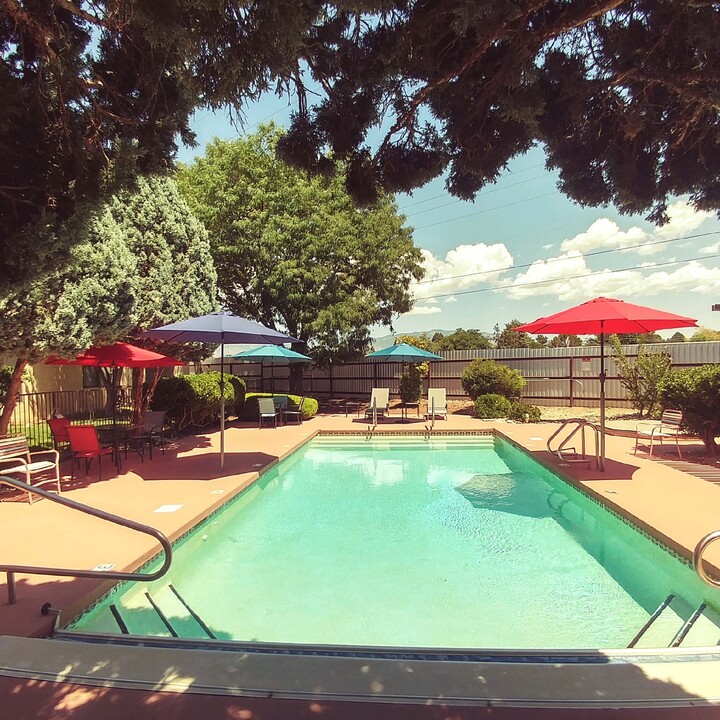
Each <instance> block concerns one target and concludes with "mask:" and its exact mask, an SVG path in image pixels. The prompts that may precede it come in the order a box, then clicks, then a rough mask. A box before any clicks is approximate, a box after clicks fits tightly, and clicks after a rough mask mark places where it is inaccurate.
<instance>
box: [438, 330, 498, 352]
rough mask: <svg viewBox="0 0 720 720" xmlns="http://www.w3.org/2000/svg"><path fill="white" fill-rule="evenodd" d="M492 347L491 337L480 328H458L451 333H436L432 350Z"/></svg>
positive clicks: (483, 348)
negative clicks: (486, 335)
mask: <svg viewBox="0 0 720 720" xmlns="http://www.w3.org/2000/svg"><path fill="white" fill-rule="evenodd" d="M489 347H491V343H490V339H489V338H487V337H485V335H483V334H482V333H481V332H480V331H479V330H463V329H462V328H458V329H457V330H455V332H454V333H451V334H450V335H443V334H442V333H435V335H433V338H432V345H431V347H430V348H428V349H430V350H432V351H433V352H442V351H443V350H485V349H487V348H489Z"/></svg>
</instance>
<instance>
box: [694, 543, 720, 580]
mask: <svg viewBox="0 0 720 720" xmlns="http://www.w3.org/2000/svg"><path fill="white" fill-rule="evenodd" d="M718 539H720V530H713V532H711V533H708V534H707V535H706V536H705V537H704V538H702V539H701V540H700V542H699V543H698V544H697V545H696V546H695V550H693V557H692V559H693V566H694V567H695V572H696V573H697V574H698V575H699V576H700V579H701V580H703V581H704V582H706V583H707V584H708V585H712V586H714V587H720V580H717V579H716V578H714V577H712V575H709V574H708V573H707V572H706V571H705V568H704V567H703V561H702V554H703V553H704V552H705V550H706V549H707V546H708V545H710V543H713V542H715V540H718Z"/></svg>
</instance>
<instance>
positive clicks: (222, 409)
mask: <svg viewBox="0 0 720 720" xmlns="http://www.w3.org/2000/svg"><path fill="white" fill-rule="evenodd" d="M223 467H225V343H223V342H221V343H220V469H221V470H222V469H223Z"/></svg>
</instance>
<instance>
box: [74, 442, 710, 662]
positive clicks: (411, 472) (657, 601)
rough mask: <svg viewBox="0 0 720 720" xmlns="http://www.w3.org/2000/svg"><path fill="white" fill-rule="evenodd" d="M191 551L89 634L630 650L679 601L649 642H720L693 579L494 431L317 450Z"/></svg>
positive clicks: (225, 517) (87, 623)
mask: <svg viewBox="0 0 720 720" xmlns="http://www.w3.org/2000/svg"><path fill="white" fill-rule="evenodd" d="M179 545H180V546H179V547H178V549H177V551H176V554H175V559H174V562H173V567H172V568H171V571H170V573H169V578H164V579H162V580H161V581H158V582H157V583H155V584H153V585H152V586H151V587H150V588H148V587H146V586H145V585H138V586H129V587H128V586H126V587H122V588H120V589H119V590H118V591H117V592H115V593H113V594H112V595H111V596H109V597H108V598H106V599H105V600H104V601H103V602H102V603H101V604H100V605H99V606H97V607H96V608H94V609H93V610H91V611H90V612H88V613H87V614H86V615H85V616H83V617H82V618H80V619H79V620H78V621H77V622H76V623H74V624H73V627H74V628H76V629H78V630H83V631H103V632H116V633H117V632H119V627H120V626H119V623H120V624H122V623H124V624H126V626H127V629H128V630H129V631H130V632H132V633H134V634H141V635H166V634H169V632H170V630H169V629H168V624H169V626H170V627H172V628H173V629H174V630H175V631H177V632H178V633H179V634H180V635H187V636H195V637H203V634H204V633H205V636H207V632H208V631H210V632H211V633H212V635H214V636H216V637H218V638H220V639H226V640H242V641H259V642H277V643H314V644H317V643H320V644H330V645H364V646H367V645H370V646H386V647H387V646H391V647H414V648H418V647H425V648H621V647H626V646H627V645H628V643H629V642H630V641H631V640H632V639H633V637H634V636H635V635H636V633H637V632H638V630H639V629H640V628H641V627H643V625H644V624H645V623H646V621H648V619H649V618H650V617H651V615H652V613H653V612H654V611H655V610H656V609H657V608H659V607H661V606H662V603H663V601H664V600H665V599H666V598H668V597H669V596H673V598H672V601H671V602H670V603H669V605H668V608H667V609H666V610H664V611H663V612H662V613H661V614H660V617H659V619H658V622H659V623H660V624H655V625H654V626H653V633H649V634H646V636H645V637H644V639H643V641H642V642H640V643H639V645H642V644H643V643H645V646H648V643H650V646H667V645H669V644H670V643H671V642H672V640H673V638H674V637H675V636H676V635H677V632H678V631H679V629H680V627H681V626H682V624H683V622H684V621H685V620H687V619H689V618H690V617H691V616H692V614H693V612H694V611H695V610H696V609H698V608H701V607H702V606H703V605H705V607H704V608H703V610H702V612H701V616H702V621H701V622H699V623H695V626H694V627H695V630H694V631H693V633H690V634H688V636H687V638H686V642H691V643H694V644H700V645H704V644H713V643H711V642H710V641H708V640H706V639H705V638H707V637H709V636H711V635H712V633H713V632H716V631H717V625H716V624H715V622H716V620H717V616H716V613H715V608H717V607H719V606H720V603H719V602H718V594H717V592H716V591H714V590H713V589H712V588H708V587H707V586H705V585H703V584H702V583H701V581H700V580H699V578H697V576H696V575H695V574H694V573H693V572H692V570H691V569H690V568H689V567H688V566H686V565H684V564H683V563H681V562H680V561H678V560H677V559H676V558H674V557H673V556H672V555H670V553H669V552H667V551H666V550H664V549H663V548H661V547H660V546H658V545H657V544H656V543H654V542H653V541H652V540H650V539H649V538H647V537H645V536H643V535H642V534H640V533H638V532H636V531H635V530H634V529H633V528H631V527H630V526H629V525H628V524H627V523H625V522H624V521H622V520H621V519H619V518H617V517H615V516H614V515H613V514H611V513H610V512H608V511H606V510H605V509H603V508H601V507H600V506H598V505H597V504H596V503H595V502H593V501H592V500H590V499H589V498H586V497H585V496H584V495H582V494H581V493H580V492H578V491H577V490H575V489H574V488H572V487H570V486H569V485H567V484H566V483H565V482H563V481H562V480H560V479H559V478H558V477H556V476H555V475H554V474H552V473H551V472H549V471H548V470H546V469H545V468H543V467H542V466H540V465H538V464H537V463H535V462H534V461H533V460H532V459H531V458H529V457H528V456H527V455H525V454H524V453H522V452H521V451H519V450H517V449H516V448H515V447H513V446H512V445H510V444H508V443H506V442H503V441H502V440H500V439H498V438H493V437H492V436H487V437H484V438H483V437H479V436H476V437H473V438H453V437H444V438H438V439H432V440H424V439H423V438H422V437H417V436H416V437H411V438H404V439H401V438H392V439H388V438H376V439H372V440H369V441H368V440H366V439H365V438H364V437H347V436H340V437H319V438H316V439H315V440H313V441H311V442H310V443H308V444H307V445H305V446H304V447H303V448H302V449H301V450H299V451H298V452H296V453H294V454H293V455H292V456H291V457H289V458H288V459H287V460H285V461H284V462H282V463H280V464H279V465H277V466H276V467H275V468H273V469H272V470H270V471H269V472H267V473H266V474H265V475H263V476H262V477H261V478H260V480H259V481H258V482H257V483H255V484H254V485H253V486H252V487H251V488H249V489H248V490H246V491H245V492H244V493H243V494H242V495H241V496H240V497H239V498H238V499H237V500H236V501H234V502H232V503H231V504H229V505H228V506H227V507H226V508H225V509H224V510H223V512H222V513H220V514H218V515H216V516H214V517H212V518H210V519H209V520H208V521H206V522H205V523H203V524H202V526H201V527H199V528H198V529H197V530H196V531H194V532H193V533H192V534H191V535H189V536H188V537H187V538H185V539H184V540H183V541H182V542H181V543H180V544H179ZM173 588H174V589H175V590H176V591H177V594H175V593H174V592H173V591H172V590H173ZM148 596H149V597H148ZM188 607H189V608H192V611H194V612H195V613H196V614H197V616H198V617H199V618H201V619H202V621H204V624H205V625H206V627H205V628H203V625H202V624H201V623H199V622H198V621H197V619H196V618H195V617H194V616H193V615H192V613H191V612H190V611H189V610H188ZM163 617H164V618H165V620H167V621H168V622H167V623H166V622H165V621H163ZM661 626H662V627H661ZM665 626H667V627H665ZM701 630H702V634H701V632H700V631H701ZM708 633H709V635H708ZM715 642H717V640H715Z"/></svg>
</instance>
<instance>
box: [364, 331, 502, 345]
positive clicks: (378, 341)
mask: <svg viewBox="0 0 720 720" xmlns="http://www.w3.org/2000/svg"><path fill="white" fill-rule="evenodd" d="M454 332H455V330H440V329H438V330H422V331H419V332H404V333H395V335H383V336H382V337H377V338H372V343H373V350H382V349H383V348H386V347H390V345H393V344H394V343H395V338H396V337H397V336H398V335H412V336H413V337H420V336H421V335H427V336H428V337H430V338H431V337H432V336H433V335H434V334H435V333H442V334H443V335H452V334H453V333H454ZM480 334H481V335H484V336H485V337H487V338H491V337H492V333H487V332H481V333H480Z"/></svg>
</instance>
